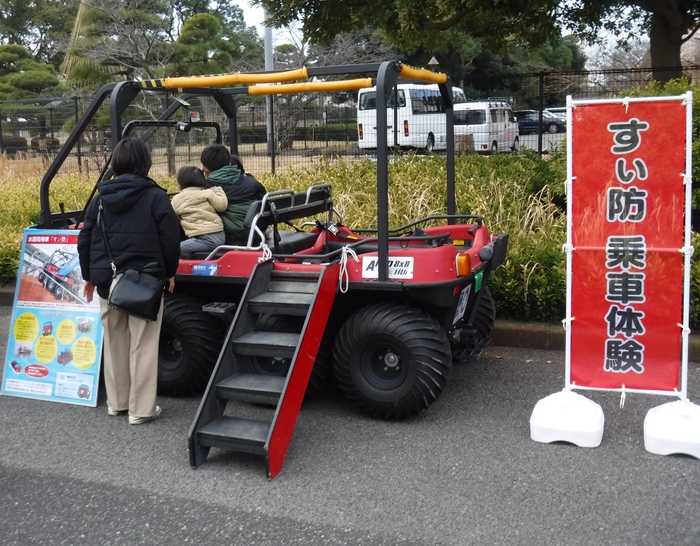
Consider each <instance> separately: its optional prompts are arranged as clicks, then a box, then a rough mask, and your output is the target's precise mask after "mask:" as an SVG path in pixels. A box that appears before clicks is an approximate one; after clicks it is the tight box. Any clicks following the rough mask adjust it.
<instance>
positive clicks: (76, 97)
mask: <svg viewBox="0 0 700 546" xmlns="http://www.w3.org/2000/svg"><path fill="white" fill-rule="evenodd" d="M73 107H74V108H73V110H74V113H75V124H76V125H78V119H79V116H78V95H75V96H74V97H73ZM82 139H83V137H82V135H80V137H78V142H77V144H76V151H77V153H78V172H79V173H82V172H83V160H82V154H81V153H80V152H81V150H80V141H81V140H82Z"/></svg>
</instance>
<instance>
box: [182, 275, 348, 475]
mask: <svg viewBox="0 0 700 546" xmlns="http://www.w3.org/2000/svg"><path fill="white" fill-rule="evenodd" d="M328 268H330V269H331V273H327V270H328ZM338 271H339V267H338V265H337V264H332V265H331V266H326V267H325V268H324V270H323V273H321V274H319V273H317V272H316V273H314V272H310V273H309V274H308V275H299V274H297V273H293V272H286V271H283V272H282V273H281V274H280V272H278V271H274V270H273V262H272V261H268V262H262V263H259V264H258V265H257V266H256V268H255V270H254V272H253V275H252V276H251V278H250V280H249V282H248V286H247V287H246V291H245V293H244V295H243V299H242V300H241V302H240V304H239V305H238V308H237V311H236V316H235V317H234V319H233V322H232V323H231V326H230V328H229V331H228V334H227V338H226V341H225V343H224V346H223V349H222V351H221V354H220V355H219V359H218V361H217V363H216V366H215V368H214V372H213V374H212V377H211V379H210V381H209V385H208V386H207V390H206V392H205V393H204V397H203V398H202V402H201V404H200V406H199V409H198V411H197V416H196V417H195V420H194V423H193V424H192V427H191V429H190V434H189V446H190V464H191V465H192V466H195V467H196V466H199V465H201V464H202V463H204V461H205V460H206V458H207V456H208V454H209V450H210V448H212V447H215V448H222V449H227V450H232V451H242V452H246V453H256V454H261V455H265V457H266V458H267V463H268V477H270V478H273V477H274V476H275V475H277V473H278V472H279V471H280V470H281V468H282V464H283V461H284V458H285V456H286V453H287V449H288V446H289V442H290V441H291V437H292V433H293V430H294V425H295V423H296V419H297V415H298V413H299V410H300V408H301V403H302V400H303V398H304V395H305V393H306V388H307V385H308V381H309V378H310V376H311V372H312V370H313V366H314V362H315V360H316V355H317V352H318V343H319V340H320V338H321V336H322V334H323V330H324V329H325V324H326V321H327V319H328V314H329V313H330V304H332V301H333V298H334V297H335V293H336V290H337V284H338V281H337V279H338ZM321 295H322V296H323V297H324V298H325V305H321V304H319V302H318V298H319V297H321ZM329 302H330V303H329ZM210 307H211V310H210V312H219V311H220V308H227V306H225V305H218V304H217V305H212V306H210ZM319 309H320V310H321V311H320V312H319V311H318V310H319ZM207 310H209V309H207ZM261 315H271V319H272V320H267V321H263V323H264V324H265V326H263V325H261V321H260V316H261ZM285 316H289V317H306V320H305V321H300V320H297V319H285V318H284V317H285ZM259 325H260V326H259ZM258 327H260V328H267V329H265V330H258V329H257V328H258ZM276 328H278V329H279V330H283V331H272V330H274V329H276ZM309 332H311V333H309ZM319 332H320V333H319ZM302 343H303V344H305V347H301V348H300V344H302ZM278 360H279V368H277V366H276V365H275V366H271V365H270V363H271V362H273V364H276V362H277V361H278ZM285 360H286V361H285ZM273 368H274V369H273ZM283 372H286V375H283V376H282V375H278V373H283ZM229 401H235V402H249V403H254V404H264V405H267V406H273V407H274V412H273V411H272V409H271V408H257V409H256V412H257V411H258V410H259V411H263V412H264V413H267V414H270V415H271V417H270V420H269V421H264V420H255V419H249V418H247V417H250V416H251V413H250V411H251V410H252V408H245V407H241V405H240V404H236V403H233V404H231V405H230V406H229V405H228V403H229ZM234 413H236V414H239V415H241V417H236V416H233V414H234ZM255 415H257V413H253V416H255ZM243 416H245V417H246V418H243Z"/></svg>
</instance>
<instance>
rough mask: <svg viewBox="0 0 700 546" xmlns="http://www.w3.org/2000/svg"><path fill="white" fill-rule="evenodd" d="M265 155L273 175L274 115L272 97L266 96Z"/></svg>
mask: <svg viewBox="0 0 700 546" xmlns="http://www.w3.org/2000/svg"><path fill="white" fill-rule="evenodd" d="M266 102H267V153H268V155H269V156H270V168H271V170H272V174H274V173H275V115H274V101H273V96H272V95H268V96H267V101H266Z"/></svg>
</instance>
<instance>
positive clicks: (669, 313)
mask: <svg viewBox="0 0 700 546" xmlns="http://www.w3.org/2000/svg"><path fill="white" fill-rule="evenodd" d="M686 123H687V122H686V107H685V105H684V104H683V103H682V102H681V101H680V100H678V101H658V100H657V101H653V100H650V101H644V102H637V101H635V102H630V103H626V104H623V103H603V104H580V105H579V104H576V105H575V106H574V108H573V111H572V142H571V144H572V147H571V154H572V155H571V158H570V161H572V164H571V166H572V170H571V172H572V188H571V192H570V194H569V198H570V199H571V200H572V202H571V217H570V220H569V221H570V230H571V232H570V233H571V244H572V246H573V251H572V253H571V255H570V256H571V258H570V259H571V266H572V270H571V272H572V278H571V280H570V282H571V319H572V320H571V322H570V335H571V338H570V340H571V345H570V354H569V360H570V370H571V383H572V384H573V385H574V387H576V386H580V387H592V388H602V389H621V388H625V389H630V390H635V389H637V390H654V391H673V390H674V389H680V385H679V383H680V367H681V327H680V326H679V325H680V324H681V323H682V322H683V320H682V301H683V259H684V256H683V253H682V252H681V251H680V250H681V248H682V247H683V236H684V196H685V185H684V174H686V173H685V158H686V156H685V154H686V142H685V136H686ZM688 174H690V173H688Z"/></svg>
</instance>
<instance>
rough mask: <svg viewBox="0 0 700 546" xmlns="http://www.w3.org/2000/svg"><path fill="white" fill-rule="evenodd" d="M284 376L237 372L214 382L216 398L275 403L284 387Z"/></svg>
mask: <svg viewBox="0 0 700 546" xmlns="http://www.w3.org/2000/svg"><path fill="white" fill-rule="evenodd" d="M285 381H286V378H285V377H280V376H274V375H259V374H252V373H239V374H234V375H230V376H228V377H227V378H225V379H223V380H222V381H219V382H218V383H217V384H216V396H217V398H221V399H225V400H240V401H242V402H253V403H258V404H275V405H276V404H277V402H279V399H280V396H281V395H282V390H283V389H284V382H285Z"/></svg>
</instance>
